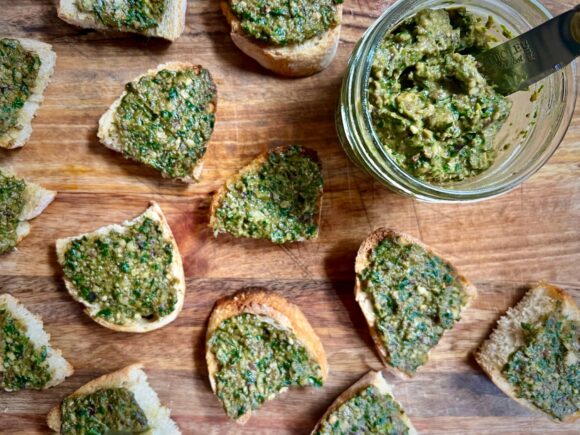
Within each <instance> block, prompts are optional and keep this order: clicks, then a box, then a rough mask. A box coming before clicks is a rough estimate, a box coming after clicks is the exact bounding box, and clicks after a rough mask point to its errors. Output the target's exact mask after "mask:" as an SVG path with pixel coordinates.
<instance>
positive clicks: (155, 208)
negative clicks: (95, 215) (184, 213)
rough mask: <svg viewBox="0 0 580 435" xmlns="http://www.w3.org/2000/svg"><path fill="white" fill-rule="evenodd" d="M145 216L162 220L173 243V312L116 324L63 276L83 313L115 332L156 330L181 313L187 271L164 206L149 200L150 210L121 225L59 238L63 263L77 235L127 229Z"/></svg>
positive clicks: (101, 233) (168, 237)
mask: <svg viewBox="0 0 580 435" xmlns="http://www.w3.org/2000/svg"><path fill="white" fill-rule="evenodd" d="M143 216H147V217H149V218H151V219H152V220H154V221H155V222H159V223H160V225H161V231H162V236H163V239H164V240H166V241H168V242H170V243H171V245H172V246H173V252H174V255H173V263H172V264H171V269H170V273H171V275H172V276H173V277H174V278H176V279H177V284H176V291H177V302H176V305H175V309H174V310H173V311H172V312H171V313H170V314H168V315H167V316H165V317H162V318H160V319H158V320H156V321H154V322H149V321H147V320H146V319H137V320H131V321H130V322H128V323H126V324H124V325H117V324H115V323H111V322H108V321H107V320H105V319H103V318H102V317H99V316H97V315H96V313H97V312H98V311H99V306H98V305H97V304H90V303H89V302H87V301H85V300H83V299H82V298H81V297H80V296H79V295H78V292H77V289H76V287H75V286H74V284H73V283H72V282H71V281H70V280H69V279H67V278H66V277H64V276H63V279H64V283H65V286H66V289H67V290H68V292H69V293H70V294H71V296H72V297H73V299H74V300H76V301H77V302H80V303H81V304H83V305H84V306H85V309H84V312H85V313H86V314H87V315H88V316H89V317H90V318H91V319H93V320H94V321H95V322H97V323H98V324H99V325H101V326H104V327H105V328H109V329H112V330H113V331H120V332H138V333H143V332H149V331H154V330H156V329H159V328H162V327H164V326H166V325H168V324H169V323H171V322H173V321H174V320H175V319H176V318H177V316H178V315H179V313H180V312H181V309H182V308H183V302H184V299H185V276H184V272H183V263H182V260H181V255H180V254H179V248H178V246H177V242H176V241H175V238H174V237H173V233H172V232H171V228H170V227H169V224H168V223H167V220H166V219H165V216H164V214H163V212H162V210H161V207H159V205H158V204H157V203H156V202H153V201H152V202H151V203H150V206H149V208H147V210H145V212H144V213H142V214H140V215H139V216H137V217H135V218H134V219H131V220H127V221H125V222H123V223H122V224H120V225H119V224H112V225H107V226H104V227H102V228H99V229H98V230H96V231H93V232H90V233H84V234H81V235H78V236H74V237H67V238H64V239H58V240H57V241H56V251H57V257H58V262H59V263H60V264H61V265H62V264H63V263H64V254H65V252H66V249H67V247H68V244H69V243H70V242H71V241H73V240H75V239H78V238H81V237H83V236H94V235H104V234H108V233H109V232H111V231H112V230H116V231H124V230H125V229H126V228H127V226H129V225H131V224H132V223H133V222H135V221H136V220H138V219H140V218H141V217H143Z"/></svg>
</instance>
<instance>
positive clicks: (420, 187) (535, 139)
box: [336, 0, 576, 202]
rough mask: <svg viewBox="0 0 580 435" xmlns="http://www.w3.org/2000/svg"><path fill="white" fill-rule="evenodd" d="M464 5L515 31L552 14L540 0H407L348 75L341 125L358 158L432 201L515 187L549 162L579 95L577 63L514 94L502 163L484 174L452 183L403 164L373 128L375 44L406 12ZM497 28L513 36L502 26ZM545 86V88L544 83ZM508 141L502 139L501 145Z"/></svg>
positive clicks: (362, 47)
mask: <svg viewBox="0 0 580 435" xmlns="http://www.w3.org/2000/svg"><path fill="white" fill-rule="evenodd" d="M458 6H464V7H466V8H467V10H469V11H470V12H473V13H475V14H477V15H479V16H483V17H488V16H492V17H493V18H494V19H495V21H496V22H497V23H498V24H499V25H503V26H505V27H506V28H507V29H508V30H509V31H511V32H512V33H513V34H515V35H519V34H521V33H524V32H525V31H527V30H529V29H531V28H532V27H535V26H538V25H539V24H542V23H543V22H545V21H546V20H548V19H550V18H551V17H552V16H551V14H550V12H549V11H548V10H547V9H546V8H545V7H544V6H542V4H540V3H539V2H537V1H535V0H510V2H509V3H508V2H503V1H499V0H473V1H471V0H463V1H453V2H450V1H441V0H399V1H398V2H396V3H395V4H393V5H392V6H391V7H390V8H388V9H387V10H386V11H385V12H384V13H383V14H382V15H381V17H379V19H377V20H376V21H375V22H374V23H373V24H372V25H371V26H370V27H369V28H368V29H367V31H366V32H365V34H364V35H363V36H362V38H361V39H360V41H359V42H358V44H357V45H356V47H355V49H354V51H353V53H352V55H351V58H350V61H349V63H348V67H347V71H346V74H345V77H344V79H343V82H342V89H341V97H340V104H339V107H338V110H337V112H336V127H337V131H338V136H339V139H340V141H341V143H342V146H343V148H344V150H345V151H346V153H347V154H348V156H349V157H350V158H351V160H352V161H353V162H354V163H355V164H357V165H358V166H359V167H361V168H363V169H364V170H366V171H367V172H368V173H369V174H370V175H371V176H373V177H374V178H375V179H376V180H378V181H379V182H380V183H382V184H384V185H385V186H387V187H389V188H390V189H392V190H394V191H395V192H398V193H400V194H403V195H407V196H411V197H413V198H417V199H419V200H423V201H430V202H472V201H479V200H483V199H488V198H492V197H494V196H497V195H500V194H502V193H505V192H508V191H509V190H511V189H514V188H515V187H517V186H518V185H520V184H521V183H522V182H523V181H525V180H526V179H527V178H529V177H530V176H531V175H532V174H534V173H535V172H536V171H537V170H538V169H540V168H541V167H542V165H543V164H544V163H546V161H547V160H548V159H549V158H550V156H551V155H552V154H553V153H554V151H556V149H557V148H558V146H559V145H560V143H561V141H562V139H563V138H564V135H565V133H566V130H567V129H568V126H569V124H570V120H571V119H572V114H573V112H574V107H575V102H576V70H575V66H574V64H571V65H568V66H567V67H566V68H564V69H562V70H561V71H559V72H557V73H555V74H552V75H551V76H549V77H547V78H546V79H544V80H542V81H541V82H540V83H538V84H536V85H534V86H532V87H531V88H530V90H529V91H521V92H517V93H515V94H513V95H511V96H510V97H509V98H510V99H511V100H512V102H513V107H512V110H511V113H510V115H509V117H508V119H507V121H506V122H505V124H504V125H503V127H502V128H501V130H500V131H499V133H498V135H497V136H496V138H495V142H494V146H496V148H497V149H500V151H499V152H498V156H497V158H496V160H495V162H494V164H493V165H492V166H491V167H490V168H489V169H487V170H486V171H484V172H483V173H481V174H479V175H478V176H476V177H471V178H468V179H466V180H463V181H460V182H453V183H448V184H441V185H437V184H430V183H427V182H425V181H423V180H421V179H418V178H416V177H413V176H412V175H410V174H408V173H407V172H405V171H404V170H403V169H402V168H401V167H399V166H398V165H397V164H396V163H395V162H394V161H393V159H392V158H391V157H390V155H389V154H388V153H387V151H386V150H385V147H384V146H383V145H382V143H381V142H380V140H379V139H378V137H377V135H376V133H375V132H374V129H373V124H372V120H371V117H370V114H369V111H368V109H367V108H368V86H367V84H368V80H369V74H370V69H371V66H372V63H373V60H374V54H375V49H376V48H377V46H378V45H379V44H380V42H381V41H382V40H383V37H384V35H385V34H386V33H388V32H389V31H390V30H391V29H393V28H394V27H395V26H396V25H397V24H399V23H400V22H401V21H402V20H404V19H406V18H408V17H410V16H412V15H414V14H416V13H417V12H418V11H419V10H421V9H425V8H433V9H436V8H449V7H458ZM496 36H497V37H498V38H499V39H500V40H505V36H502V35H501V33H500V32H499V31H496ZM540 86H543V88H542V90H541V92H539V94H538V93H536V95H537V98H532V95H533V94H534V92H535V91H536V90H538V89H539V88H540ZM499 144H501V147H499Z"/></svg>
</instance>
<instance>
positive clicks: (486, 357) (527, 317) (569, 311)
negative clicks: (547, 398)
mask: <svg viewBox="0 0 580 435" xmlns="http://www.w3.org/2000/svg"><path fill="white" fill-rule="evenodd" d="M556 301H560V302H561V303H562V313H563V314H564V315H566V316H567V317H568V318H570V319H571V320H572V321H574V322H577V323H579V324H580V310H579V309H578V306H577V305H576V302H575V301H574V298H573V297H572V296H571V295H570V294H568V293H566V292H565V291H564V290H563V289H561V288H559V287H556V286H554V285H551V284H548V283H546V282H540V283H538V285H537V286H536V287H534V288H532V289H530V290H529V291H528V292H527V293H526V295H525V296H524V297H523V298H522V300H521V301H520V302H519V303H518V304H517V305H516V306H515V307H513V308H510V309H509V310H508V312H507V313H506V314H505V315H504V316H503V317H501V318H500V319H499V320H498V321H497V326H496V328H495V329H494V330H493V332H492V333H491V335H490V336H489V338H488V339H487V340H486V341H485V342H483V344H482V345H481V347H480V348H479V350H478V351H477V353H476V354H475V360H476V361H477V363H478V364H479V365H480V367H481V368H482V369H483V371H484V372H485V373H486V374H487V375H488V376H489V377H490V379H491V380H492V381H493V383H494V384H495V385H497V387H498V388H499V389H500V390H502V391H503V392H504V393H505V394H506V395H507V396H509V397H511V398H512V399H513V400H515V401H516V402H518V403H519V404H520V405H522V406H524V407H526V408H528V409H531V410H533V411H536V412H541V413H542V414H543V415H546V416H548V417H549V418H551V419H552V420H553V421H556V422H558V423H561V422H562V421H561V420H558V419H556V418H554V417H553V416H552V415H550V414H548V413H546V412H544V411H543V410H541V409H539V408H537V407H536V406H535V405H534V404H533V403H532V402H530V401H528V400H526V399H524V398H519V397H518V396H517V394H516V391H515V389H514V388H513V386H512V385H511V384H510V383H509V382H508V381H507V380H506V379H505V377H504V375H503V374H502V369H503V367H504V366H505V364H506V363H507V362H508V360H509V357H510V356H511V355H512V353H514V352H515V351H516V350H517V349H518V348H519V347H520V346H522V345H523V344H524V335H523V330H522V326H521V325H522V323H532V324H533V323H535V322H537V321H538V320H539V319H541V318H542V317H543V316H545V315H546V314H549V313H550V312H552V311H553V310H554V304H555V302H556ZM578 419H580V411H577V412H576V413H574V414H571V415H569V416H568V417H567V418H566V419H564V422H573V421H576V420H578Z"/></svg>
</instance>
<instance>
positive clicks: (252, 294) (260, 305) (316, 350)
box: [205, 288, 328, 425]
mask: <svg viewBox="0 0 580 435" xmlns="http://www.w3.org/2000/svg"><path fill="white" fill-rule="evenodd" d="M243 313H248V314H254V315H258V316H263V317H266V318H268V319H271V321H272V322H273V323H274V324H275V325H276V326H277V327H279V328H281V329H285V330H288V331H291V332H292V333H294V335H295V336H296V337H297V338H298V340H299V341H300V344H301V345H303V346H304V347H305V349H306V350H307V352H308V354H309V355H310V356H311V357H312V360H313V361H315V362H316V363H317V364H318V366H319V367H320V376H321V379H322V381H323V382H324V381H325V380H326V378H327V377H328V362H327V360H326V353H325V352H324V348H323V347H322V343H321V341H320V339H319V338H318V336H317V335H316V332H314V329H313V328H312V326H311V325H310V323H309V322H308V320H307V319H306V317H305V316H304V314H303V313H302V311H301V310H300V308H298V307H297V306H296V305H294V304H292V303H290V302H288V301H287V300H286V299H285V298H284V297H282V296H279V295H277V294H275V293H272V292H269V291H267V290H265V289H261V288H254V289H247V290H242V291H239V292H237V293H236V294H234V295H233V296H228V297H224V298H221V299H219V300H218V301H217V302H216V304H215V306H214V309H213V311H212V313H211V316H210V318H209V324H208V327H207V334H206V353H205V358H206V361H207V368H208V374H209V382H210V384H211V388H212V390H213V392H214V393H216V394H217V387H216V379H215V377H216V375H217V373H218V372H219V363H218V360H217V358H216V356H215V355H214V354H213V353H212V351H211V348H210V346H209V344H208V343H209V340H210V339H211V337H212V335H213V333H214V331H215V330H216V329H217V328H218V327H219V326H220V325H221V323H222V322H223V321H224V320H226V319H229V318H230V317H234V316H237V315H239V314H243ZM284 391H286V390H285V389H283V390H282V391H280V392H279V394H281V393H283V392H284ZM266 400H269V399H266ZM252 412H253V411H252V410H248V411H247V412H246V413H245V414H243V415H242V416H240V417H239V418H237V419H236V420H235V421H236V423H238V424H241V425H243V424H245V423H246V422H247V421H248V420H249V419H250V417H251V416H252Z"/></svg>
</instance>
